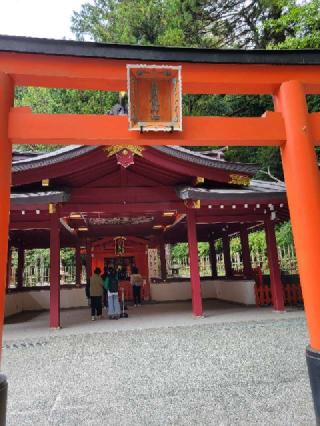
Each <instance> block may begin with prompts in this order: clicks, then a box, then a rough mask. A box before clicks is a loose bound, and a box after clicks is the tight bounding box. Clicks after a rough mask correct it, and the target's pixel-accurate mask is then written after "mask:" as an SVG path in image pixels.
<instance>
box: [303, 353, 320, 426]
mask: <svg viewBox="0 0 320 426" xmlns="http://www.w3.org/2000/svg"><path fill="white" fill-rule="evenodd" d="M306 357H307V366H308V372H309V379H310V385H311V392H312V398H313V404H314V411H315V415H316V425H317V426H320V351H315V350H313V349H312V348H311V347H310V346H308V347H307V351H306Z"/></svg>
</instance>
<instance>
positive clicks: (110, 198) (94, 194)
mask: <svg viewBox="0 0 320 426" xmlns="http://www.w3.org/2000/svg"><path fill="white" fill-rule="evenodd" d="M97 200H99V202H100V203H106V202H108V203H110V202H112V203H119V202H122V201H123V200H125V201H126V202H128V203H139V202H141V201H142V200H143V202H146V203H147V202H153V203H157V202H168V201H179V199H178V198H177V195H176V192H175V189H174V188H168V187H164V186H160V185H158V186H153V187H147V188H145V187H119V186H116V187H113V188H96V187H95V188H90V190H83V189H82V188H75V189H73V190H72V192H71V199H70V202H71V203H81V202H84V203H90V202H92V203H97Z"/></svg>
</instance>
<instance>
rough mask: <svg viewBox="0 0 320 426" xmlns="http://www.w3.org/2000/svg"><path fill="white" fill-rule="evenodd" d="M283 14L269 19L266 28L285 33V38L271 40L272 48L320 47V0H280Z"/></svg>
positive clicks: (270, 46) (269, 46)
mask: <svg viewBox="0 0 320 426" xmlns="http://www.w3.org/2000/svg"><path fill="white" fill-rule="evenodd" d="M278 5H279V8H281V15H280V16H279V17H278V18H273V19H268V20H266V22H265V23H264V28H265V30H269V31H270V30H271V31H273V32H274V33H275V34H283V35H284V39H283V40H281V41H279V42H270V43H269V44H268V48H271V49H306V48H319V47H320V0H311V1H305V2H297V1H294V0H289V1H288V0H287V1H284V0H278Z"/></svg>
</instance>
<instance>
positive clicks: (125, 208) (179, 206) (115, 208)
mask: <svg viewBox="0 0 320 426" xmlns="http://www.w3.org/2000/svg"><path fill="white" fill-rule="evenodd" d="M165 210H177V211H179V212H180V213H185V212H186V207H185V205H184V204H183V202H179V201H177V202H167V203H150V204H149V203H135V204H121V203H115V204H103V203H101V204H98V203H95V204H84V203H78V204H77V203H68V204H65V205H62V206H61V210H60V211H61V214H62V215H67V214H69V213H71V212H86V213H91V212H96V213H99V212H100V213H105V214H109V213H114V214H117V215H119V212H121V214H124V213H148V212H153V213H154V212H159V211H160V212H162V211H165Z"/></svg>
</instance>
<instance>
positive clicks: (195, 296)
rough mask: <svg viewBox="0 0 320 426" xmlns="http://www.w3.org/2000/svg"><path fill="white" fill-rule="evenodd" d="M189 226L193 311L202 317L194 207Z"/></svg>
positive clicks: (188, 215) (189, 217) (191, 211)
mask: <svg viewBox="0 0 320 426" xmlns="http://www.w3.org/2000/svg"><path fill="white" fill-rule="evenodd" d="M187 226H188V245H189V260H190V281H191V294H192V313H193V315H194V316H195V317H201V316H202V314H203V309H202V295H201V282H200V270H199V259H198V238H197V223H196V214H195V211H194V210H193V209H188V212H187Z"/></svg>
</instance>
